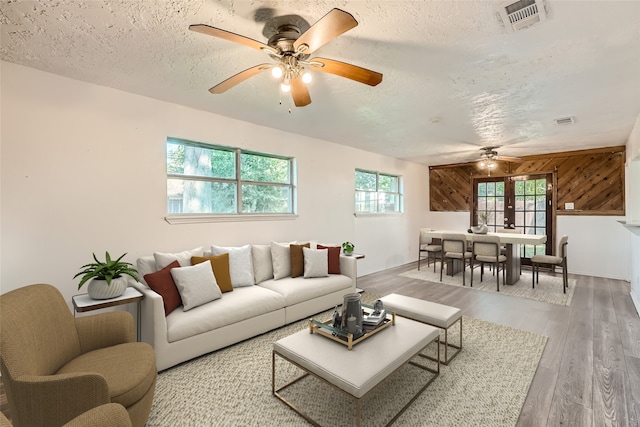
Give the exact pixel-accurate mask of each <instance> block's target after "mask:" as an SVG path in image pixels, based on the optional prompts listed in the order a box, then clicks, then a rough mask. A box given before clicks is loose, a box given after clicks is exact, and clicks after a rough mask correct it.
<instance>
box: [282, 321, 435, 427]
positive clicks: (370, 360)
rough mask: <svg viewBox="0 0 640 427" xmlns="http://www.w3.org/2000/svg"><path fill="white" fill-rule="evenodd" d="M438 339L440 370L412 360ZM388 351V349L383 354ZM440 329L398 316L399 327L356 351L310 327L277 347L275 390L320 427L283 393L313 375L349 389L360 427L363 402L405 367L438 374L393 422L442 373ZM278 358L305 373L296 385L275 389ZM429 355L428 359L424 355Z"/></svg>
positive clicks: (286, 339)
mask: <svg viewBox="0 0 640 427" xmlns="http://www.w3.org/2000/svg"><path fill="white" fill-rule="evenodd" d="M434 341H436V342H437V345H436V346H435V348H436V350H435V353H436V354H437V356H435V357H434V358H435V359H436V360H437V362H433V365H437V368H436V369H434V368H430V367H427V366H424V365H422V364H419V363H417V362H416V361H414V360H412V359H414V358H415V357H416V356H418V355H422V354H421V353H422V352H423V350H425V348H426V347H427V346H428V345H429V344H431V343H432V342H434ZM381 348H383V349H384V351H380V349H381ZM439 348H440V329H438V328H434V327H433V326H429V325H425V324H423V323H420V322H416V321H414V320H410V319H406V318H396V324H395V326H390V327H388V328H386V329H385V330H383V331H380V332H379V333H377V334H375V335H373V336H371V337H370V338H368V339H366V340H364V341H362V342H361V343H359V344H357V345H356V346H354V347H353V349H352V350H351V351H349V350H348V349H347V347H346V346H344V345H342V344H340V343H336V342H334V341H332V340H330V339H328V338H326V337H323V336H321V335H318V334H311V333H310V332H309V329H305V330H303V331H300V332H297V333H295V334H293V335H290V336H288V337H286V338H283V339H281V340H279V341H276V342H275V343H274V344H273V353H272V361H271V363H272V365H271V366H272V372H271V391H272V393H273V395H274V396H276V397H277V398H278V399H280V400H281V401H283V402H284V403H285V404H286V405H288V406H289V407H290V408H291V409H293V410H294V411H296V412H297V413H298V414H300V415H301V416H302V417H304V418H305V419H306V420H307V421H309V422H310V423H311V424H313V425H315V426H319V424H318V423H317V422H316V421H314V420H313V419H311V417H309V416H308V415H307V414H305V413H304V412H302V411H301V410H300V409H298V408H297V407H296V406H295V405H294V404H293V403H291V402H290V401H289V400H287V399H286V398H285V397H284V396H282V395H281V394H280V391H282V390H284V389H285V388H287V387H289V386H290V385H292V384H294V383H296V382H298V381H299V380H300V379H302V378H304V377H306V376H307V375H309V374H311V375H313V376H315V377H317V378H319V379H321V380H323V381H325V382H327V383H328V384H330V385H332V386H334V387H336V388H338V389H340V390H342V391H344V392H345V393H347V394H348V395H349V396H351V397H352V398H354V399H355V403H356V414H355V417H356V425H357V426H360V423H361V419H362V414H361V399H362V398H363V397H364V396H365V395H366V394H367V393H368V392H369V391H371V390H372V389H373V388H374V387H376V386H377V385H378V384H379V383H380V382H381V381H382V380H384V379H385V378H387V377H388V376H389V375H391V374H392V373H393V372H394V371H396V370H397V369H398V368H400V367H401V366H402V365H404V364H406V363H411V364H412V365H415V366H417V367H419V368H422V369H424V370H426V371H429V372H431V373H432V374H433V375H432V376H431V377H430V379H429V380H428V382H427V383H426V384H425V385H424V386H423V387H422V388H421V389H420V390H419V391H418V392H417V393H416V395H415V396H414V397H413V398H412V399H411V400H410V401H409V402H408V403H407V404H406V405H405V406H404V407H403V408H402V409H401V410H400V412H398V414H397V415H396V416H395V417H394V418H393V419H392V420H391V421H390V422H389V424H388V425H390V424H392V423H393V422H394V421H395V420H396V419H398V417H399V416H400V415H401V414H402V413H403V412H404V411H405V410H406V409H407V408H408V407H409V406H410V405H411V404H412V403H413V401H414V400H416V399H417V398H418V396H419V395H420V394H421V393H422V392H423V391H424V390H425V389H426V388H427V387H428V386H429V384H431V383H432V382H433V380H435V379H436V378H437V377H438V375H439V374H440V354H439V353H440V351H439ZM276 355H277V356H279V357H281V358H282V359H284V360H287V361H288V362H290V363H292V364H294V365H296V366H297V367H299V368H300V369H302V370H303V371H305V373H304V374H303V375H302V376H301V377H298V378H296V379H294V380H293V381H290V382H288V383H287V384H285V385H283V386H281V387H278V388H276ZM425 357H426V356H425Z"/></svg>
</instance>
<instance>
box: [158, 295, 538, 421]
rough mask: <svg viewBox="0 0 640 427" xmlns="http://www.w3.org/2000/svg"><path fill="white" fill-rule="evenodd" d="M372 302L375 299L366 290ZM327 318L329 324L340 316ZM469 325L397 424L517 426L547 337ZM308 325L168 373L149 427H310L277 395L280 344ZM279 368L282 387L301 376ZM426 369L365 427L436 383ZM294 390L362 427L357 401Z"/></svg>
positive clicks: (404, 371) (410, 371)
mask: <svg viewBox="0 0 640 427" xmlns="http://www.w3.org/2000/svg"><path fill="white" fill-rule="evenodd" d="M365 299H370V298H367V295H366V293H365V297H364V298H363V300H365ZM323 315H324V316H327V318H328V316H329V315H330V311H329V312H325V313H324V314H323ZM463 322H464V323H463V331H464V336H463V338H464V340H463V346H464V348H463V350H462V352H460V354H459V355H458V357H456V358H455V359H454V360H453V361H452V362H451V363H450V364H449V366H444V365H441V373H440V376H439V377H438V378H437V379H436V380H435V381H434V382H433V383H432V384H431V385H430V386H429V387H428V388H427V389H426V391H425V392H424V393H423V394H422V395H420V397H419V398H418V399H417V400H416V401H415V402H413V404H412V405H411V406H410V407H409V408H408V409H407V411H406V412H405V413H404V414H403V415H402V416H401V417H400V418H399V419H398V420H397V421H396V423H395V424H394V425H398V426H479V425H491V426H514V425H515V424H516V422H517V420H518V417H519V414H520V411H521V409H522V405H523V403H524V400H525V398H526V395H527V392H528V390H529V386H530V384H531V381H532V379H533V376H534V374H535V372H536V369H537V366H538V362H539V360H540V357H541V355H542V352H543V350H544V347H545V344H546V340H547V338H546V337H544V336H541V335H537V334H533V333H530V332H525V331H521V330H518V329H514V328H510V327H506V326H501V325H497V324H494V323H490V322H486V321H482V320H477V319H474V318H470V317H464V318H463ZM306 326H307V322H306V321H300V322H296V323H294V324H291V325H288V326H285V327H283V328H280V329H277V330H275V331H272V332H268V333H266V334H263V335H260V336H258V337H256V338H253V339H250V340H247V341H244V342H242V343H239V344H236V345H234V346H231V347H228V348H226V349H223V350H219V351H217V352H214V353H211V354H209V355H205V356H202V357H200V358H198V359H194V360H192V361H190V362H186V363H184V364H182V365H179V366H176V367H174V368H171V369H168V370H166V371H163V372H161V373H160V374H159V375H158V382H157V385H156V392H155V397H154V401H153V407H152V409H151V414H150V416H149V421H148V424H147V425H148V426H304V425H308V423H307V422H306V421H305V420H304V419H303V418H302V417H300V416H299V415H298V414H296V413H295V412H294V411H292V410H291V409H290V408H289V407H287V406H286V405H285V404H284V403H282V402H281V401H279V400H278V399H277V398H276V397H274V396H273V395H272V394H271V350H272V344H273V342H274V341H277V340H278V339H280V338H283V337H285V336H287V335H290V334H292V333H294V332H297V331H299V330H301V329H305V328H306ZM381 333H384V331H383V332H381ZM451 333H453V334H454V335H452V336H455V334H456V333H457V331H453V330H452V331H451ZM374 338H375V337H374ZM318 339H326V338H323V337H321V336H318ZM336 345H338V344H336ZM429 350H430V349H428V351H429ZM345 351H348V350H346V349H345ZM380 351H384V349H383V348H381V349H380ZM420 360H424V359H420ZM276 361H277V362H276V368H277V372H278V375H277V378H278V383H279V382H280V381H282V382H283V383H284V382H286V381H287V380H288V379H292V378H294V377H295V376H297V375H298V374H299V372H298V369H297V368H295V367H293V366H292V365H290V364H288V363H286V362H284V361H283V360H280V359H279V358H278V359H276ZM423 372H424V371H422V370H420V369H418V368H415V367H413V366H411V365H405V366H404V367H402V368H400V369H399V370H397V371H396V372H395V373H393V374H392V375H391V376H390V377H389V378H387V379H386V380H385V381H383V382H382V383H381V384H380V385H379V386H378V387H376V388H375V389H374V390H373V391H372V392H371V393H369V394H368V395H367V396H365V398H364V399H363V402H362V403H363V423H362V425H369V426H381V425H385V424H386V423H387V422H388V421H389V420H390V419H391V418H392V417H393V416H394V415H395V414H396V413H397V412H398V411H399V409H400V408H402V406H404V404H406V403H407V402H408V401H409V398H410V397H411V396H412V395H413V394H414V393H415V391H416V390H417V388H416V387H418V388H419V387H420V386H421V385H422V384H423V383H424V382H426V380H425V377H421V376H420V375H424V374H422V373H423ZM418 374H420V375H418ZM423 381H424V382H423ZM279 385H280V384H279ZM286 392H287V393H288V395H287V396H286V397H287V398H289V399H291V400H293V401H294V403H295V404H297V405H300V407H301V408H303V409H304V410H305V411H308V412H309V414H310V415H312V416H313V417H314V418H316V420H317V421H318V422H319V423H320V424H321V425H327V426H342V425H344V426H351V425H353V417H354V405H353V404H352V399H350V398H346V396H345V395H344V394H343V393H341V392H340V391H338V390H336V389H334V388H332V387H329V386H327V385H326V384H325V383H324V382H322V381H320V380H318V379H316V378H314V377H307V378H305V379H304V380H302V381H299V382H298V383H297V384H295V385H294V386H291V387H290V388H288V389H287V390H286ZM283 394H284V392H283ZM407 396H408V398H407Z"/></svg>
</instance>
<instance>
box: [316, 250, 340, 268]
mask: <svg viewBox="0 0 640 427" xmlns="http://www.w3.org/2000/svg"><path fill="white" fill-rule="evenodd" d="M318 249H328V251H327V252H328V255H327V256H328V257H329V274H342V273H340V246H322V245H318Z"/></svg>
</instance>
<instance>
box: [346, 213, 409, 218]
mask: <svg viewBox="0 0 640 427" xmlns="http://www.w3.org/2000/svg"><path fill="white" fill-rule="evenodd" d="M353 216H355V217H356V218H373V217H380V216H383V217H393V216H398V217H400V216H404V212H354V214H353Z"/></svg>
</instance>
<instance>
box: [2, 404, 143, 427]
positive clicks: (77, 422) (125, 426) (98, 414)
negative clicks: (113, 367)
mask: <svg viewBox="0 0 640 427" xmlns="http://www.w3.org/2000/svg"><path fill="white" fill-rule="evenodd" d="M0 427H13V426H12V425H11V422H9V420H8V419H7V417H5V416H4V414H3V413H1V412H0ZM63 427H131V419H130V418H129V414H128V413H127V410H126V409H124V406H122V405H120V404H118V403H105V404H104V405H100V406H97V407H95V408H93V409H90V410H88V411H87V412H85V413H84V414H81V415H78V416H77V417H75V418H74V419H72V420H71V421H69V422H68V423H66V424H65V425H64V426H63Z"/></svg>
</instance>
